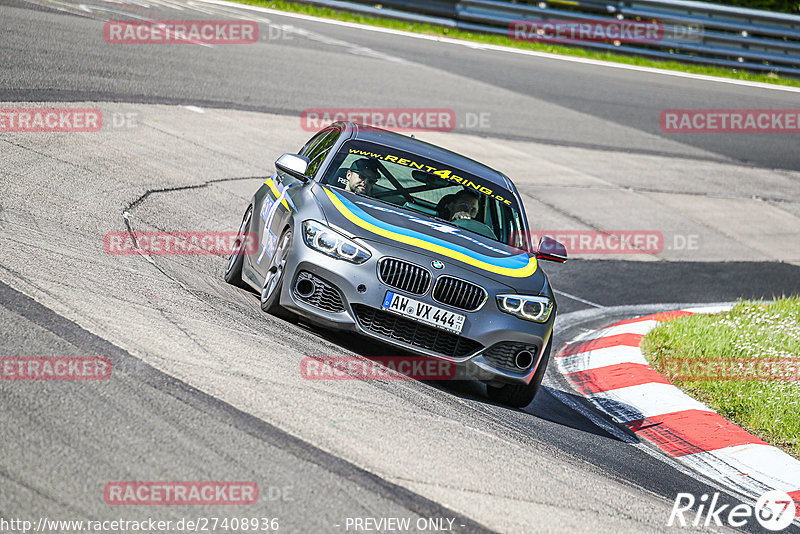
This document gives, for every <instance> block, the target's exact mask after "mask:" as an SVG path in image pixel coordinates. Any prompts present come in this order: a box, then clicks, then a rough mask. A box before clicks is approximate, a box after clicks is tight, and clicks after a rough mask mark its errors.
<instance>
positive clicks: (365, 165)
mask: <svg viewBox="0 0 800 534" xmlns="http://www.w3.org/2000/svg"><path fill="white" fill-rule="evenodd" d="M379 176H380V175H379V174H378V165H377V164H376V163H375V160H371V159H368V158H361V159H357V160H355V161H354V162H353V164H352V165H350V169H349V170H348V171H347V175H346V176H345V177H346V178H347V185H346V186H345V190H346V191H350V192H352V193H361V194H363V195H369V194H371V193H372V186H373V185H375V182H377V181H378V177H379Z"/></svg>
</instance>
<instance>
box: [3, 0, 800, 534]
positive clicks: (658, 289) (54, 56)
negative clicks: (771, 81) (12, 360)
mask: <svg viewBox="0 0 800 534" xmlns="http://www.w3.org/2000/svg"><path fill="white" fill-rule="evenodd" d="M195 5H196V6H197V5H201V4H195ZM103 6H104V7H106V8H109V9H116V10H120V9H122V10H123V11H125V12H133V13H138V14H141V13H142V12H143V10H144V11H146V14H147V16H148V17H150V18H165V19H166V18H172V19H175V18H219V16H220V15H219V11H215V12H214V14H215V17H210V16H203V13H200V12H198V11H193V10H191V9H189V10H185V11H180V13H179V14H176V10H175V9H173V8H169V7H165V6H166V3H159V4H158V5H150V6H149V7H147V8H144V7H142V6H141V5H128V6H119V5H113V6H112V7H109V5H108V4H103ZM54 7H59V9H54ZM134 8H135V9H134ZM79 11H80V10H78V9H76V8H75V6H74V5H65V4H59V5H58V6H56V5H54V4H50V5H49V6H43V5H35V4H32V3H26V2H17V1H12V2H3V4H2V5H0V18H1V19H2V20H3V25H4V27H3V32H2V35H0V63H1V64H2V65H4V68H3V69H2V70H0V101H3V102H38V101H43V102H113V103H121V104H167V105H194V106H202V107H206V108H216V109H218V110H220V113H222V112H225V110H236V111H248V112H257V113H270V114H274V115H286V116H296V115H297V114H298V113H299V111H300V110H302V109H305V108H308V107H324V106H347V107H354V104H353V99H354V98H355V96H354V95H358V97H357V98H358V107H366V106H374V107H404V106H405V107H453V108H456V109H457V111H458V112H459V113H462V112H470V111H474V112H488V113H490V114H491V116H492V124H493V127H492V129H491V130H490V131H484V132H481V135H484V136H486V137H490V138H495V139H497V138H499V139H504V138H508V139H523V140H532V141H535V142H537V143H544V144H551V145H553V146H562V145H572V146H585V147H589V148H593V149H599V150H608V151H609V152H614V151H620V150H623V151H630V152H638V153H643V154H657V155H660V156H666V157H669V156H670V155H673V154H674V155H675V156H679V157H685V158H697V159H698V160H701V159H709V158H710V159H716V158H718V159H719V160H725V161H730V160H731V159H733V160H735V161H737V162H738V164H740V165H742V166H763V167H768V168H784V169H793V170H798V169H800V159H798V157H799V156H798V153H797V150H796V146H797V139H796V137H791V136H783V137H782V136H779V135H765V136H763V137H757V138H755V141H754V140H753V138H744V137H737V136H734V135H731V136H698V137H697V139H692V140H691V142H687V143H675V142H670V139H669V136H666V135H664V134H660V133H659V132H658V122H657V117H658V113H659V112H660V110H661V109H664V108H692V107H704V106H707V107H711V106H714V107H728V108H745V107H748V108H770V107H774V108H792V107H797V102H798V94H796V93H789V92H778V91H767V90H762V89H755V88H747V87H739V86H732V85H720V84H710V83H707V82H689V81H687V80H682V79H678V78H670V77H664V76H657V75H650V74H643V73H636V72H629V71H621V70H617V69H604V68H602V67H596V66H586V65H576V64H572V63H561V62H556V61H552V60H546V59H538V58H531V57H526V58H522V57H518V56H514V55H504V54H499V53H492V52H485V51H471V50H470V49H467V48H463V47H452V46H445V45H440V44H437V43H433V42H430V41H422V40H412V39H407V38H402V37H399V36H392V35H385V34H375V33H370V32H361V31H358V30H354V29H352V28H347V27H340V26H330V25H324V24H321V23H319V22H313V21H305V20H299V19H296V18H286V19H285V20H284V19H282V18H281V17H280V16H276V15H269V19H270V20H271V21H272V22H273V24H281V23H282V24H291V25H292V26H293V27H294V28H300V29H302V30H305V31H306V32H308V33H306V34H305V36H304V37H303V36H301V35H298V34H296V33H295V34H293V35H294V38H292V39H276V40H275V41H270V42H268V43H262V44H261V46H259V47H258V48H251V49H249V48H247V47H233V48H225V47H217V48H214V49H213V50H210V51H209V50H200V47H195V46H188V47H180V46H179V47H122V46H116V47H115V46H108V45H107V44H106V43H105V42H104V41H103V39H102V33H101V31H100V30H101V28H102V20H103V18H104V17H106V18H122V17H117V16H116V14H115V16H113V17H111V16H109V15H108V13H105V14H104V13H101V12H100V11H99V10H98V9H95V10H94V11H92V10H89V11H86V10H84V12H83V14H80V13H79ZM376 60H377V61H380V62H381V63H382V64H383V69H382V70H381V71H380V72H379V73H378V72H375V71H374V69H373V68H372V67H374V61H376ZM394 65H396V66H398V67H397V71H395V70H394V69H393V68H392V66H394ZM414 72H415V73H417V76H416V77H413V76H411V73H414ZM442 79H446V80H447V81H448V83H447V84H443V83H439V80H442ZM457 80H463V81H464V83H463V84H454V83H453V82H454V81H457ZM468 82H469V83H468ZM500 91H502V94H503V96H504V98H497V94H498V93H499V92H500ZM509 94H519V95H524V96H526V97H532V98H535V99H537V101H539V102H541V103H542V105H541V106H540V107H539V108H537V109H536V110H520V109H514V107H513V106H511V105H509V102H508V100H507V99H506V97H507V96H508V95H509ZM570 111H579V112H581V116H585V115H586V114H588V115H591V116H593V117H595V118H596V119H597V121H596V122H593V121H585V122H580V123H570V122H569V121H568V120H564V119H563V117H565V116H566V117H569V113H570ZM608 125H612V126H613V125H617V126H624V127H625V128H619V129H617V130H614V132H615V133H616V134H618V135H606V134H605V132H604V131H599V130H598V128H604V127H608ZM231 135H234V136H235V135H236V134H235V133H232V134H231ZM276 137H280V135H279V133H276ZM0 143H2V145H3V150H2V155H0V158H2V159H1V160H0V161H2V167H1V168H0V172H1V173H2V175H0V179H1V180H2V186H3V197H2V200H0V204H2V210H0V228H1V229H2V235H3V243H0V265H1V266H2V270H0V324H2V325H3V326H2V335H1V336H0V352H1V353H2V354H3V355H87V354H97V355H104V356H108V357H109V358H111V359H112V362H113V366H114V375H113V379H112V380H110V381H108V382H103V383H85V384H77V385H76V384H70V383H27V384H20V383H11V382H0V391H2V397H1V398H2V400H1V401H0V402H2V411H0V419H1V421H0V424H2V427H3V428H4V429H6V431H5V432H4V439H3V440H2V444H1V445H0V451H1V452H2V459H0V516H2V517H5V518H8V517H19V518H27V519H33V520H35V519H36V518H39V517H48V518H51V519H54V518H58V519H106V518H116V517H120V516H121V517H130V518H144V517H148V516H149V517H157V518H158V519H174V520H177V519H179V518H181V517H191V516H206V517H208V516H214V515H215V516H226V515H227V516H229V517H232V516H248V517H252V516H257V517H280V520H281V531H287V532H314V531H319V532H343V531H346V530H345V527H344V525H345V521H346V518H348V517H351V518H352V517H375V518H380V517H409V518H413V519H414V520H416V519H417V518H439V517H445V518H451V519H453V520H454V521H453V524H454V525H455V526H454V528H455V530H456V531H464V532H478V531H482V530H489V531H491V530H494V531H504V532H505V531H508V532H512V531H513V532H535V531H607V532H618V531H631V532H633V531H637V532H638V531H661V530H664V529H665V528H666V527H665V525H666V521H667V518H668V514H669V510H670V508H671V504H672V501H673V500H674V498H675V495H676V494H677V493H678V492H690V493H694V494H695V495H700V494H703V493H713V492H714V491H720V489H719V488H716V487H715V486H714V484H713V483H711V482H709V481H705V480H700V479H698V478H697V477H695V476H693V475H692V474H691V473H686V472H684V471H683V470H681V469H679V468H678V467H677V466H676V465H675V464H674V463H673V462H671V461H669V460H668V459H666V458H663V457H662V456H661V455H659V454H657V453H655V452H654V451H652V450H650V449H649V448H648V447H647V446H646V445H642V444H637V443H636V442H635V441H636V440H635V438H633V437H632V436H630V435H626V434H624V433H622V432H621V431H619V430H618V429H617V428H616V427H615V426H614V425H613V424H611V423H610V422H609V421H608V420H607V419H606V418H605V417H604V416H602V415H601V414H599V413H597V412H596V411H594V410H593V409H592V408H591V406H590V405H588V404H587V403H584V402H583V401H582V400H581V399H580V398H578V397H577V396H575V395H573V394H572V393H571V392H570V391H571V390H570V389H569V388H568V387H567V386H566V385H565V384H564V383H563V381H562V380H561V379H560V377H559V376H558V374H557V373H556V372H555V369H554V368H553V367H551V369H550V371H549V373H548V376H547V377H546V382H545V386H546V387H545V388H544V389H543V390H542V392H541V393H540V395H539V396H538V397H537V398H536V400H535V402H534V403H532V404H531V405H530V406H529V407H528V408H526V409H525V410H510V409H507V408H504V407H501V406H497V405H495V404H492V403H490V402H489V401H488V400H487V399H486V397H485V395H484V392H483V390H482V388H481V386H479V385H477V384H472V383H465V384H455V385H448V386H440V385H436V384H428V383H420V382H408V381H402V382H391V383H380V382H379V383H358V384H350V383H347V384H342V383H334V384H322V385H319V384H314V385H311V384H309V383H304V382H303V381H302V380H300V379H299V378H298V377H297V366H298V361H299V358H300V357H302V356H311V355H319V354H351V353H356V354H362V355H366V356H375V355H380V354H382V353H383V352H382V349H381V347H376V346H375V345H374V344H373V343H371V342H368V341H365V340H360V339H352V338H350V337H348V336H341V335H335V334H331V333H329V332H324V331H320V330H317V329H314V328H311V327H308V326H305V325H302V324H301V325H290V324H288V323H284V322H282V321H278V320H276V319H272V318H270V317H266V316H264V315H262V314H261V313H260V310H259V309H258V305H257V301H256V300H255V299H254V298H253V297H252V296H251V295H248V294H246V293H244V292H240V291H237V290H235V289H233V288H231V287H229V286H226V285H225V284H224V283H223V282H222V281H221V272H222V265H221V263H222V262H221V261H220V260H219V259H218V258H190V259H181V260H173V259H165V258H156V259H155V260H154V262H152V263H148V262H145V260H144V259H142V258H139V257H131V258H125V259H124V261H122V260H119V258H112V257H108V256H104V257H100V256H102V253H97V252H96V251H95V253H96V254H98V256H97V257H95V258H92V257H91V255H90V254H87V252H86V250H87V248H88V246H87V245H86V244H85V243H86V241H87V240H88V239H90V238H95V237H96V236H97V235H100V236H102V234H103V233H104V231H108V230H109V229H120V227H121V225H122V219H121V212H122V209H123V208H124V207H125V206H126V205H128V204H129V203H130V202H131V201H133V200H135V199H136V198H138V197H139V196H141V195H143V194H145V193H146V192H147V191H148V190H152V191H156V190H158V189H163V188H165V186H167V187H172V188H173V189H172V190H170V191H164V192H154V193H153V194H151V195H150V196H149V197H148V198H147V199H146V200H144V201H143V202H142V203H141V204H139V205H138V206H137V207H136V208H135V209H133V210H132V211H131V214H130V220H131V221H132V224H133V226H134V227H135V228H140V229H141V228H150V229H169V228H193V227H202V226H201V225H202V222H201V221H203V220H207V221H213V222H215V223H217V227H226V225H227V227H230V228H231V229H232V228H234V227H235V225H236V221H237V220H238V218H239V217H240V215H241V210H242V209H243V206H244V202H246V199H247V197H248V195H249V194H250V192H252V191H253V190H254V189H255V187H257V185H258V184H259V183H260V181H261V180H259V179H258V178H252V176H255V175H253V174H245V173H244V171H243V170H242V171H241V172H237V171H240V169H238V168H233V167H235V166H236V165H231V167H232V168H231V169H227V168H226V164H227V163H229V162H230V161H232V160H234V159H236V158H235V157H233V156H236V155H235V154H234V155H233V156H232V155H231V154H230V153H226V154H221V153H216V152H213V151H209V152H208V156H209V162H208V163H207V166H208V167H209V168H210V169H211V171H209V172H208V175H209V177H210V178H211V177H213V178H214V179H215V180H217V181H215V182H211V181H208V184H207V185H204V184H205V183H206V182H205V181H203V180H200V179H194V180H193V179H190V178H189V177H186V176H183V177H182V176H181V175H180V171H179V170H175V169H173V170H172V171H173V172H174V173H175V174H176V178H175V179H174V180H173V181H171V182H169V183H166V184H160V183H157V182H154V183H151V182H149V181H147V180H143V181H142V183H141V185H140V186H139V187H138V191H137V192H136V193H135V194H134V193H133V191H134V190H136V187H128V189H130V192H127V191H126V194H125V195H117V194H116V193H115V176H114V165H112V164H108V170H107V171H106V172H105V173H103V172H102V170H103V169H104V165H106V164H107V162H106V161H104V160H103V159H102V158H97V159H95V160H91V161H89V160H87V161H81V160H80V149H78V148H76V147H75V146H74V145H70V143H69V141H68V140H67V141H64V142H62V141H60V140H55V141H53V142H49V141H44V142H43V141H31V140H30V139H28V138H16V137H7V136H5V134H3V137H0ZM142 144H143V145H144V144H145V143H142ZM275 144H277V145H278V146H280V143H279V142H276V143H275ZM665 147H666V148H665ZM81 148H82V147H81ZM698 148H699V149H701V150H698ZM72 150H76V151H77V152H78V155H74V154H71V151H72ZM108 150H109V153H108V155H107V156H106V157H111V154H114V147H109V148H108ZM142 150H143V151H145V149H142ZM163 152H165V153H167V154H168V153H169V149H168V147H167V148H164V149H163ZM199 154H202V151H198V154H195V156H198V157H199ZM275 155H276V154H274V153H269V154H266V155H263V156H262V159H263V161H265V162H268V161H269V160H270V159H271V158H273V157H274V156H275ZM120 157H122V158H123V159H124V157H125V156H120ZM174 157H175V159H176V162H177V163H178V164H179V163H181V159H182V158H181V155H180V154H175V155H174ZM178 166H179V165H177V164H176V167H178ZM241 167H242V168H245V167H247V165H244V164H242V165H241ZM98 170H99V171H98ZM84 172H85V173H86V174H89V173H90V172H92V173H95V174H100V175H102V176H101V178H97V179H96V180H95V181H93V182H91V183H87V184H83V183H81V182H80V179H83V178H85V176H84ZM267 172H269V171H267ZM181 178H183V179H184V180H185V184H183V185H187V186H189V185H191V186H194V187H193V188H190V189H175V187H180V184H181ZM220 180H222V181H220ZM124 185H125V186H131V183H125V184H124ZM134 185H135V184H134ZM112 225H113V226H112ZM52 235H58V236H59V240H58V242H57V244H53V242H52V241H51V240H50V238H49V236H52ZM95 243H96V242H95ZM42 257H44V259H43V258H42ZM41 262H44V263H41ZM546 270H547V272H548V274H549V275H550V277H551V282H552V284H553V286H554V287H555V288H556V289H558V290H559V291H560V292H561V296H560V298H559V314H560V316H559V329H558V332H557V335H556V338H555V342H554V348H558V347H560V346H562V345H563V344H564V343H566V342H567V341H569V340H570V339H572V338H574V337H575V336H576V335H578V334H580V333H582V332H584V331H586V329H589V328H593V327H597V326H601V325H602V324H604V323H607V322H610V321H613V320H615V319H618V318H623V317H626V316H630V315H633V314H644V313H649V312H652V311H660V310H663V309H668V308H670V307H678V306H680V305H681V304H687V303H704V302H705V303H717V302H728V301H732V300H735V299H736V298H740V297H755V298H758V297H763V298H771V297H773V296H775V295H780V294H784V293H796V292H797V291H798V288H800V269H798V267H797V266H795V265H791V264H783V263H775V262H688V261H686V262H639V261H628V262H626V261H583V260H581V261H572V262H568V263H567V264H565V265H552V266H551V265H547V266H546ZM567 295H569V296H567ZM671 303H672V305H671ZM154 326H157V328H155V327H154ZM113 480H254V481H257V482H258V483H259V487H260V488H261V491H262V498H261V499H260V500H259V503H258V504H257V505H254V506H252V507H248V509H247V511H246V512H245V513H242V510H241V508H239V509H236V508H233V507H217V508H213V507H207V508H197V507H192V508H189V507H187V508H180V507H126V509H125V510H120V509H119V507H111V506H108V505H106V504H105V503H104V502H103V501H102V488H103V485H104V484H105V483H106V482H109V481H113ZM270 490H273V495H274V496H275V498H274V499H269V498H268V495H269V493H270ZM722 502H723V503H737V502H740V500H739V499H738V498H737V496H735V495H730V494H728V493H726V492H723V495H722ZM136 508H138V509H136ZM747 530H749V531H758V528H756V527H755V526H753V525H750V527H749V528H748V529H747Z"/></svg>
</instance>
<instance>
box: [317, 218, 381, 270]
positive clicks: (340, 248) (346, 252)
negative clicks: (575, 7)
mask: <svg viewBox="0 0 800 534" xmlns="http://www.w3.org/2000/svg"><path fill="white" fill-rule="evenodd" d="M303 238H304V240H305V242H306V245H308V246H309V247H311V248H313V249H314V250H316V251H318V252H322V253H323V254H327V255H328V256H331V257H333V258H336V259H337V260H345V261H349V262H350V263H364V262H365V261H367V260H368V259H370V257H371V256H372V254H370V252H369V251H368V250H367V249H365V248H364V247H362V246H360V245H358V244H357V243H355V242H354V241H352V240H350V239H348V238H346V237H345V236H343V235H342V234H340V233H339V232H337V231H335V230H333V229H332V228H329V227H327V226H325V225H324V224H322V223H320V222H317V221H304V222H303Z"/></svg>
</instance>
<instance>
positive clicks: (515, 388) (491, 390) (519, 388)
mask: <svg viewBox="0 0 800 534" xmlns="http://www.w3.org/2000/svg"><path fill="white" fill-rule="evenodd" d="M552 348H553V335H552V334H550V341H548V342H547V348H545V350H544V354H542V361H541V362H539V367H537V368H536V372H535V373H534V374H533V378H532V379H531V381H530V383H529V384H519V385H518V384H505V385H503V386H490V385H487V386H486V392H487V393H488V394H489V398H490V399H492V400H493V401H495V402H499V403H500V404H505V405H506V406H510V407H512V408H524V407H526V406H527V405H529V404H530V403H531V402H532V401H533V398H534V397H535V396H536V393H537V392H538V391H539V387H540V386H541V385H542V379H543V378H544V373H545V371H546V370H547V364H548V363H549V362H550V349H552Z"/></svg>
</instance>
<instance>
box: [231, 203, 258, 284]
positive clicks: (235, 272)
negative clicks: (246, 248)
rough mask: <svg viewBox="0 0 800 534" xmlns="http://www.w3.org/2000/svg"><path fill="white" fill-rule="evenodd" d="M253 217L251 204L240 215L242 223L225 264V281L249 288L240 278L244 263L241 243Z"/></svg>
mask: <svg viewBox="0 0 800 534" xmlns="http://www.w3.org/2000/svg"><path fill="white" fill-rule="evenodd" d="M252 217H253V206H248V207H247V211H245V212H244V217H242V224H241V226H239V233H238V234H236V241H235V242H234V244H233V250H232V251H231V255H230V256H228V264H227V265H226V266H225V281H226V282H228V283H229V284H231V285H234V286H236V287H240V288H242V289H250V286H248V285H247V284H246V283H245V282H244V280H242V266H243V265H244V254H242V253H241V252H242V245H243V244H244V234H245V233H246V232H247V229H248V228H249V227H250V219H251V218H252Z"/></svg>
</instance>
